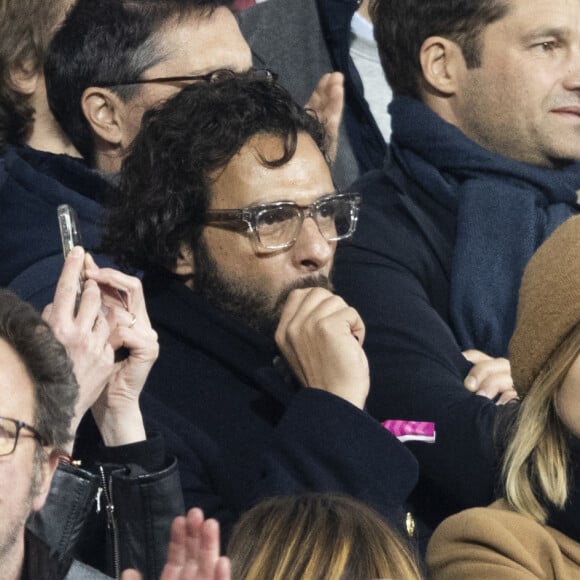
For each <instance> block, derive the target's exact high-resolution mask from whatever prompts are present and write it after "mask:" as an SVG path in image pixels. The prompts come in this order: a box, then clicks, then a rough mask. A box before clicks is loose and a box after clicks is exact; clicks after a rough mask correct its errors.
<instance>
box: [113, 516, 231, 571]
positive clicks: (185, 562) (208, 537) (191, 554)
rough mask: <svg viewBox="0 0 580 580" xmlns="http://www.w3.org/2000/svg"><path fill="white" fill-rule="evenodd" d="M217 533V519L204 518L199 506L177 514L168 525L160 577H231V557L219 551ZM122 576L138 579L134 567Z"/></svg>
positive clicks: (218, 535) (218, 534)
mask: <svg viewBox="0 0 580 580" xmlns="http://www.w3.org/2000/svg"><path fill="white" fill-rule="evenodd" d="M219 550H220V533H219V524H218V522H217V521H216V520H205V519H204V516H203V512H202V511H201V510H200V509H198V508H193V509H191V510H189V512H188V514H187V517H183V516H181V517H177V518H175V520H174V521H173V525H172V527H171V542H170V544H169V556H168V558H167V564H166V565H165V568H163V573H162V574H161V578H160V580H231V570H230V561H229V559H228V558H227V557H225V556H221V557H220V555H219ZM121 580H141V575H140V574H139V573H138V572H136V571H135V570H125V572H123V574H122V575H121Z"/></svg>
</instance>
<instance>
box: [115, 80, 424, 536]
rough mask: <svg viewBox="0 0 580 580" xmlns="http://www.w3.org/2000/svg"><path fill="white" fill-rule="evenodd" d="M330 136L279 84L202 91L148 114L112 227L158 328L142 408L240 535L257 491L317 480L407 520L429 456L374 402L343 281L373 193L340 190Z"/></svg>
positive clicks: (200, 87) (299, 487)
mask: <svg viewBox="0 0 580 580" xmlns="http://www.w3.org/2000/svg"><path fill="white" fill-rule="evenodd" d="M325 143H326V140H325V133H324V130H323V128H322V126H321V124H320V123H319V122H318V121H317V120H315V119H314V118H312V117H311V116H310V115H308V114H306V113H305V112H304V111H303V109H302V108H301V107H299V106H298V105H296V104H295V103H294V101H293V100H292V99H291V97H290V96H289V95H288V93H287V92H286V91H285V90H284V89H282V88H281V87H280V86H278V85H276V84H273V83H267V82H264V81H258V80H250V79H239V78H238V79H232V80H230V81H224V82H221V83H216V84H210V85H205V84H196V85H193V86H191V87H188V88H187V89H185V90H184V91H183V92H182V93H180V94H179V95H178V96H176V97H174V98H173V99H171V100H170V101H168V102H167V103H166V105H165V106H164V108H163V109H161V110H159V111H155V112H152V113H148V114H147V116H146V117H145V119H144V126H143V129H142V132H141V133H140V135H139V137H138V138H137V140H136V142H135V146H134V149H133V153H132V154H131V156H130V157H129V158H128V159H127V161H126V163H125V165H124V171H123V175H122V179H121V186H120V191H119V194H118V197H117V200H118V201H117V205H116V208H114V210H113V213H112V217H111V221H110V224H109V228H108V234H107V236H106V240H105V246H106V248H107V249H108V250H109V251H110V252H112V254H113V255H115V256H116V258H117V259H118V260H119V261H120V262H122V263H125V264H127V265H129V266H132V267H134V268H138V269H141V270H143V271H144V272H145V279H144V286H145V289H146V298H147V304H148V309H149V314H150V317H151V320H152V323H153V326H154V328H155V329H156V331H157V333H158V334H159V342H160V353H161V354H160V357H159V360H158V363H157V365H156V366H155V369H154V370H153V373H152V374H151V375H150V381H149V383H148V385H147V386H146V389H145V395H146V397H145V399H144V408H143V410H144V414H145V416H146V417H151V418H153V419H154V420H155V421H156V422H157V423H158V424H159V423H162V424H163V425H164V428H163V430H164V433H165V436H166V440H167V445H168V448H169V450H170V452H171V453H174V454H176V455H177V456H178V457H179V459H180V469H181V475H182V483H183V488H184V494H185V501H186V504H187V505H190V506H191V505H200V506H202V507H203V508H204V509H205V511H206V515H208V516H212V515H213V516H215V517H217V518H218V519H219V520H220V521H221V523H222V524H225V526H222V528H225V530H226V535H227V533H228V531H227V530H228V524H229V523H231V522H232V521H235V519H236V518H237V515H238V514H239V512H240V511H241V510H244V509H246V508H247V507H248V506H250V505H251V504H252V503H254V502H255V501H256V500H258V499H259V498H261V497H264V496H271V495H276V494H295V493H300V492H303V491H307V490H309V491H312V490H314V491H342V492H345V493H349V494H352V495H354V496H356V497H358V498H359V499H361V500H363V501H366V502H367V503H369V504H370V505H372V506H374V507H375V508H376V509H378V510H380V511H381V512H382V513H383V514H384V515H385V516H386V517H387V518H389V519H390V520H391V521H392V522H393V524H394V525H396V526H398V527H399V528H401V529H402V530H403V531H405V529H406V525H407V520H409V519H410V518H409V517H407V515H406V513H405V512H406V510H405V509H404V507H403V504H404V502H405V500H406V497H407V496H408V494H409V492H410V490H411V489H412V488H413V486H414V482H415V480H416V477H417V473H416V466H415V462H414V459H413V458H412V457H411V455H410V453H409V452H408V451H407V450H406V449H405V447H404V446H403V445H402V444H401V443H400V442H399V441H398V440H397V439H396V438H395V437H394V436H393V435H392V434H391V433H390V432H389V431H387V430H386V429H385V428H384V427H383V426H382V425H381V424H380V423H378V422H377V421H375V420H374V419H372V418H371V417H370V416H369V415H368V414H367V413H366V412H365V410H364V406H365V401H366V396H367V393H368V388H369V376H368V366H367V361H366V356H365V354H364V352H363V350H362V344H363V341H364V325H363V323H362V321H361V319H360V317H359V316H358V314H357V312H356V311H355V310H354V309H352V308H350V307H349V306H348V305H347V304H346V303H345V302H344V301H343V300H342V299H341V298H339V297H338V296H336V295H334V294H333V293H332V291H331V283H330V281H329V278H330V272H331V268H332V263H333V256H334V251H335V248H336V243H337V241H338V240H340V239H343V238H347V237H349V236H350V234H351V233H352V231H354V228H355V226H356V217H357V213H358V201H359V200H358V196H357V195H356V194H349V193H345V194H341V195H337V194H336V193H335V192H334V185H333V182H332V178H331V176H330V171H329V168H328V164H327V161H326V159H325ZM274 335H275V337H276V340H275V341H274ZM194 429H201V430H202V431H203V432H205V433H206V434H207V436H208V445H207V448H206V449H205V451H204V452H203V454H202V455H199V453H196V454H193V455H192V450H191V446H190V445H189V443H188V438H189V437H190V432H191V431H192V430H194ZM191 459H193V460H194V461H195V462H196V466H197V467H198V468H199V467H201V468H202V469H204V470H205V472H206V473H207V477H206V479H205V481H204V482H200V480H199V477H198V474H197V473H195V470H194V468H193V465H192V464H191ZM196 478H197V479H196Z"/></svg>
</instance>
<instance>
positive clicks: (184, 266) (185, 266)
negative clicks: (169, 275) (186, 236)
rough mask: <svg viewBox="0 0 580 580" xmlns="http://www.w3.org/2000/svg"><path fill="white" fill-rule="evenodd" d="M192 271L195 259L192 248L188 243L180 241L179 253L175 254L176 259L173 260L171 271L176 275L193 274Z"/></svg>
mask: <svg viewBox="0 0 580 580" xmlns="http://www.w3.org/2000/svg"><path fill="white" fill-rule="evenodd" d="M194 271H195V260H194V256H193V250H192V249H191V246H189V245H188V244H184V243H182V244H181V245H180V246H179V254H178V255H177V261H176V262H175V267H174V268H173V273H174V274H177V275H178V276H193V274H194Z"/></svg>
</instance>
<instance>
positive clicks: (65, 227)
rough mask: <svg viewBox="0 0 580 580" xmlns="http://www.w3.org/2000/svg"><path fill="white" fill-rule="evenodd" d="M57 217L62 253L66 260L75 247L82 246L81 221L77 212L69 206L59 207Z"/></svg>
mask: <svg viewBox="0 0 580 580" xmlns="http://www.w3.org/2000/svg"><path fill="white" fill-rule="evenodd" d="M57 215H58V226H59V228H60V239H61V240H62V253H63V255H64V257H65V259H66V257H67V256H68V254H69V252H70V251H71V250H72V249H73V248H74V247H75V246H81V245H82V240H81V232H80V230H79V220H78V217H77V212H76V211H75V210H74V209H73V208H72V207H71V206H70V205H67V204H63V205H59V206H58V208H57Z"/></svg>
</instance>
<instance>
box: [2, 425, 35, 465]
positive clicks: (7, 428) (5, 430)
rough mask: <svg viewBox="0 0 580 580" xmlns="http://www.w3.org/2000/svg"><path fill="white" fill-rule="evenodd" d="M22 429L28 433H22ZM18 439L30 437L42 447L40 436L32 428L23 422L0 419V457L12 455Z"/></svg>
mask: <svg viewBox="0 0 580 580" xmlns="http://www.w3.org/2000/svg"><path fill="white" fill-rule="evenodd" d="M23 429H26V430H27V431H29V432H30V433H26V434H25V433H22V430H23ZM19 437H32V438H33V439H36V440H37V441H39V442H40V444H41V445H44V440H43V438H42V435H41V434H40V433H39V432H38V431H37V430H36V429H35V428H34V427H31V426H30V425H28V424H27V423H25V422H24V421H18V420H17V419H9V418H7V417H0V457H2V456H3V455H11V454H12V453H14V450H15V449H16V445H17V444H18V438H19Z"/></svg>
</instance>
